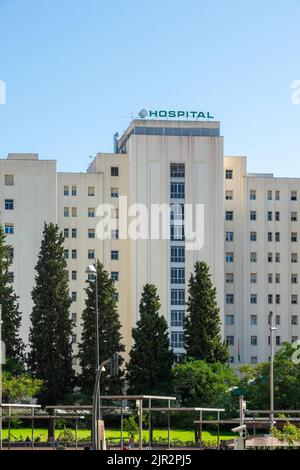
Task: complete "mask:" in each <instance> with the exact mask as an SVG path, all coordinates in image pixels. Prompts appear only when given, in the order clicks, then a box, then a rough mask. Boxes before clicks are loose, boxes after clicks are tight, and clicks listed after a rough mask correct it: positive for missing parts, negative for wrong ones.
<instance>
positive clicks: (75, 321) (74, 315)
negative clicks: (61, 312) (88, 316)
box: [72, 312, 77, 323]
mask: <svg viewBox="0 0 300 470" xmlns="http://www.w3.org/2000/svg"><path fill="white" fill-rule="evenodd" d="M72 322H73V323H77V313H75V312H73V313H72Z"/></svg>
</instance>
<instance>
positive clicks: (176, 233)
mask: <svg viewBox="0 0 300 470" xmlns="http://www.w3.org/2000/svg"><path fill="white" fill-rule="evenodd" d="M184 239H185V236H184V225H178V224H176V225H171V241H172V242H174V241H184Z"/></svg>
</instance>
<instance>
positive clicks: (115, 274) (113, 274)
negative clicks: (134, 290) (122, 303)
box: [111, 271, 119, 282]
mask: <svg viewBox="0 0 300 470" xmlns="http://www.w3.org/2000/svg"><path fill="white" fill-rule="evenodd" d="M111 278H112V280H113V281H116V282H117V281H118V280H119V273H118V271H112V272H111Z"/></svg>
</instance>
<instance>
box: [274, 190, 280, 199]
mask: <svg viewBox="0 0 300 470" xmlns="http://www.w3.org/2000/svg"><path fill="white" fill-rule="evenodd" d="M275 201H280V191H275Z"/></svg>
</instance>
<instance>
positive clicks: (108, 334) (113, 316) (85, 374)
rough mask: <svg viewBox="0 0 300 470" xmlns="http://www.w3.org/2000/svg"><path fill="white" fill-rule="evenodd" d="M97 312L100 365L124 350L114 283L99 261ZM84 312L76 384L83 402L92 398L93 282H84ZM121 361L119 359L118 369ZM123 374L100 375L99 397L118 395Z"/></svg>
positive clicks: (94, 351)
mask: <svg viewBox="0 0 300 470" xmlns="http://www.w3.org/2000/svg"><path fill="white" fill-rule="evenodd" d="M96 269H97V287H98V308H99V357H100V364H101V362H102V361H104V360H106V359H109V358H111V357H112V356H113V354H114V353H116V352H117V353H122V352H124V351H125V347H124V345H123V344H122V336H121V332H120V330H121V323H120V319H119V313H118V309H117V301H116V298H115V295H116V289H115V284H114V281H113V280H112V279H111V277H110V275H109V273H108V272H107V271H105V269H104V266H103V264H102V263H100V261H98V260H97V262H96ZM85 292H86V301H85V309H84V311H83V313H82V320H83V331H82V336H81V343H80V345H79V354H78V356H79V360H80V366H81V375H80V377H79V384H80V386H81V388H82V394H83V395H84V396H85V397H86V399H91V397H92V396H93V390H94V384H95V373H96V359H95V357H96V334H95V332H96V329H95V304H96V301H95V298H96V284H95V281H94V280H90V281H87V288H86V289H85ZM122 362H123V359H122V357H121V356H119V366H121V365H122ZM123 375H124V374H123V372H122V370H121V369H119V375H117V376H115V377H110V376H109V374H103V375H102V378H101V390H102V393H107V394H118V393H121V391H122V388H123V383H124V379H123Z"/></svg>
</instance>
